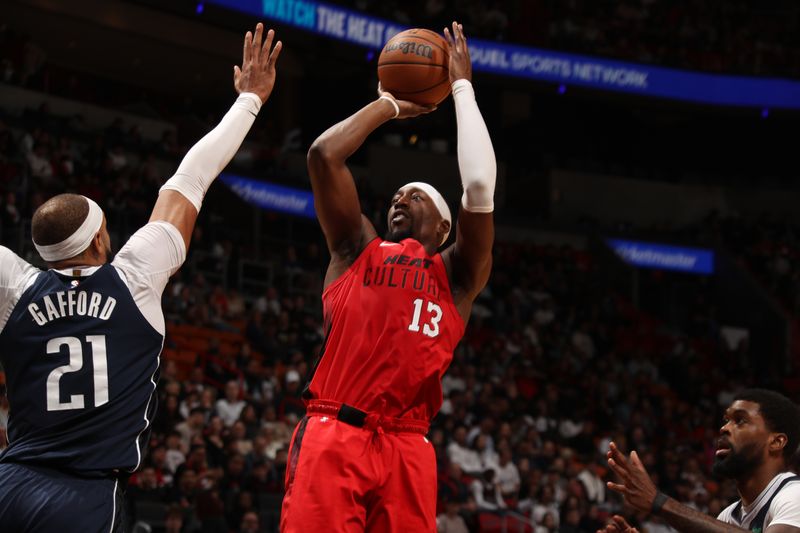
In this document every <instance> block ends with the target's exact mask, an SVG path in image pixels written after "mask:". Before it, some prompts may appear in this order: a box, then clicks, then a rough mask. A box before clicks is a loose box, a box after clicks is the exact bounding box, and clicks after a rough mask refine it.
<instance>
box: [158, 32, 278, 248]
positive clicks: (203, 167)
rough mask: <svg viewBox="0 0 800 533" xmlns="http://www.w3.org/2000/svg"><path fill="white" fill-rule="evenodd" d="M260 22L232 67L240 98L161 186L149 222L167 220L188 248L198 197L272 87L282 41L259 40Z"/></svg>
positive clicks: (229, 156)
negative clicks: (273, 44) (239, 63)
mask: <svg viewBox="0 0 800 533" xmlns="http://www.w3.org/2000/svg"><path fill="white" fill-rule="evenodd" d="M263 34H264V25H263V24H261V23H260V22H259V23H258V25H256V31H255V35H254V34H253V33H251V32H249V31H248V32H247V34H246V35H245V37H244V53H243V57H242V66H241V68H240V67H238V66H235V67H234V71H233V82H234V86H235V87H236V91H237V92H238V93H239V97H238V98H237V99H236V102H235V103H234V104H233V106H232V107H231V109H230V110H229V111H228V113H226V114H225V116H224V117H223V118H222V120H221V121H220V123H219V124H218V125H217V126H216V127H215V128H214V129H213V130H211V131H210V132H208V134H206V136H205V137H203V138H202V139H200V140H199V141H198V142H197V144H195V145H194V146H193V147H192V148H191V149H190V150H189V152H188V153H187V154H186V156H185V157H184V158H183V161H181V164H180V166H179V167H178V170H177V172H175V175H174V176H172V177H171V178H170V179H169V180H168V181H167V182H166V183H165V184H164V186H163V187H161V191H160V194H159V195H158V200H157V201H156V205H155V207H154V208H153V213H152V215H151V216H150V222H155V221H165V222H169V223H170V224H172V225H173V226H175V227H176V228H178V230H179V231H180V233H181V236H182V237H183V240H184V242H185V243H186V248H187V250H188V248H189V242H190V241H191V237H192V231H193V230H194V224H195V222H196V220H197V215H198V213H199V212H200V206H201V205H202V203H203V197H204V196H205V194H206V191H208V188H209V187H210V186H211V183H212V182H213V181H214V180H215V179H216V177H217V176H218V175H219V173H220V172H222V169H224V168H225V166H226V165H227V164H228V163H229V162H230V160H231V159H232V158H233V156H234V154H236V151H237V150H238V149H239V146H241V144H242V141H244V138H245V136H246V135H247V132H248V131H250V127H251V126H252V125H253V122H254V121H255V119H256V116H257V115H258V111H259V110H260V109H261V105H262V104H263V103H264V102H266V101H267V99H268V98H269V95H270V94H271V93H272V87H273V86H274V85H275V75H276V71H275V63H276V62H277V60H278V56H279V55H280V53H281V48H282V43H281V42H280V41H278V42H277V43H275V46H272V43H273V40H274V39H275V32H274V31H273V30H269V31H268V32H267V35H266V38H264V35H263Z"/></svg>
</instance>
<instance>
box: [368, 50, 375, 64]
mask: <svg viewBox="0 0 800 533" xmlns="http://www.w3.org/2000/svg"><path fill="white" fill-rule="evenodd" d="M373 59H375V50H367V62H368V63H369V62H370V61H372V60H373Z"/></svg>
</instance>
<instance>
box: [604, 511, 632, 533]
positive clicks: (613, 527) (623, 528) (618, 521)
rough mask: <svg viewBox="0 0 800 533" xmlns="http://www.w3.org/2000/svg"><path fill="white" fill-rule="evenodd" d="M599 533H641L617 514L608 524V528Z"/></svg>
mask: <svg viewBox="0 0 800 533" xmlns="http://www.w3.org/2000/svg"><path fill="white" fill-rule="evenodd" d="M597 533H639V530H638V529H636V528H635V527H633V526H631V525H630V524H629V523H628V522H627V521H626V520H625V519H624V518H622V517H621V516H620V515H618V514H615V515H614V516H612V517H611V520H609V522H608V524H606V527H604V528H603V529H598V530H597Z"/></svg>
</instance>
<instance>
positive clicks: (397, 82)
mask: <svg viewBox="0 0 800 533" xmlns="http://www.w3.org/2000/svg"><path fill="white" fill-rule="evenodd" d="M449 60H450V56H449V54H448V53H447V42H446V41H445V40H444V38H443V37H442V36H440V35H439V34H437V33H435V32H432V31H430V30H424V29H419V28H417V29H412V30H406V31H403V32H400V33H398V34H397V35H395V36H394V37H392V38H391V39H389V41H388V42H387V43H386V45H385V46H384V47H383V51H381V55H380V57H379V58H378V79H379V80H380V82H381V86H382V87H383V89H384V90H385V91H388V92H390V93H392V95H393V96H394V97H395V98H397V99H398V100H409V101H411V102H414V103H417V104H420V105H436V104H438V103H439V102H441V101H442V100H444V99H445V98H446V97H447V95H448V94H450V78H449V72H448V68H447V66H448V64H449Z"/></svg>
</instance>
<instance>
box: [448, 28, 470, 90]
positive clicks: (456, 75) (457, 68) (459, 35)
mask: <svg viewBox="0 0 800 533" xmlns="http://www.w3.org/2000/svg"><path fill="white" fill-rule="evenodd" d="M444 38H445V40H446V41H447V48H448V52H449V53H450V64H449V67H448V68H449V69H450V83H453V82H454V81H456V80H460V79H465V80H467V81H472V61H471V60H470V58H469V47H468V46H467V38H466V37H465V36H464V27H463V26H462V25H461V24H459V23H458V22H455V21H453V31H452V33H451V32H450V31H449V30H448V29H447V28H445V29H444Z"/></svg>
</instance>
